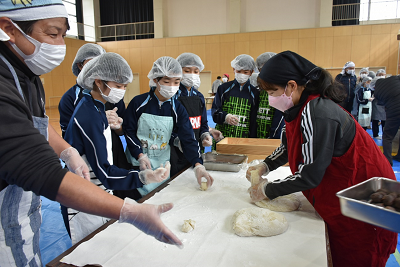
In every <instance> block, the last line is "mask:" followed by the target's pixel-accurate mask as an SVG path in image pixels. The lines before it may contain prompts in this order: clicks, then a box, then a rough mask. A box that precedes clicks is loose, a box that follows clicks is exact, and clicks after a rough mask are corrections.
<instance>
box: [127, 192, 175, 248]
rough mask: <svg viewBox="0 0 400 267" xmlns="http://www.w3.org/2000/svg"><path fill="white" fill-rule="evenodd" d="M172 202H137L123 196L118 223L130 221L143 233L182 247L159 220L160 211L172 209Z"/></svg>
mask: <svg viewBox="0 0 400 267" xmlns="http://www.w3.org/2000/svg"><path fill="white" fill-rule="evenodd" d="M173 206H174V205H173V204H172V203H168V204H162V205H159V206H157V205H151V204H138V203H136V201H134V200H133V199H130V198H125V200H124V205H123V206H122V209H121V212H120V215H119V223H130V224H132V225H133V226H135V227H136V228H138V229H139V230H140V231H142V232H144V233H145V234H148V235H151V236H154V237H155V238H156V239H157V240H158V241H161V242H164V243H167V244H171V245H176V246H178V247H179V248H183V244H182V242H181V241H180V240H179V238H178V237H177V236H175V235H174V233H172V232H171V230H169V229H168V228H167V227H166V226H165V224H164V223H163V222H162V221H161V218H160V215H161V213H164V212H167V211H169V210H170V209H172V207H173Z"/></svg>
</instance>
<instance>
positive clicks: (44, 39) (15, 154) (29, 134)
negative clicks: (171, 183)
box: [0, 0, 182, 267]
mask: <svg viewBox="0 0 400 267" xmlns="http://www.w3.org/2000/svg"><path fill="white" fill-rule="evenodd" d="M67 17H68V14H67V11H66V9H65V7H64V6H63V4H62V1H61V0H32V1H29V2H27V1H25V2H24V3H22V1H12V0H0V41H1V42H0V110H1V111H2V119H1V120H0V218H1V220H0V266H2V267H4V266H28V265H29V266H41V265H42V264H41V260H40V250H39V229H40V224H41V214H40V198H39V195H43V196H45V197H47V198H49V199H51V200H56V201H58V202H60V203H62V204H64V205H66V206H68V207H72V208H74V209H77V210H81V211H84V212H88V213H93V214H96V215H100V216H105V217H109V218H114V219H118V218H119V219H120V222H128V223H131V224H133V225H135V226H136V227H138V228H139V229H140V230H142V231H144V232H145V233H147V234H150V235H152V236H155V237H156V238H157V239H158V240H161V241H163V242H166V243H170V244H176V245H181V244H182V243H181V242H180V240H179V239H178V238H177V237H176V236H175V235H174V234H173V233H172V232H171V231H170V230H169V229H168V228H166V226H165V225H164V224H163V223H162V222H161V220H160V218H159V215H160V213H162V212H165V211H167V210H169V209H171V208H172V204H167V205H161V206H153V205H137V204H136V202H134V201H133V202H131V201H129V200H125V202H124V201H123V200H122V199H119V198H116V197H114V196H112V195H110V194H107V193H106V192H104V191H103V190H101V189H100V188H98V187H97V186H95V185H93V184H91V183H90V182H89V181H86V180H85V179H82V178H81V177H79V176H78V175H80V176H82V177H85V178H89V177H88V175H89V172H88V167H87V166H86V164H85V163H84V161H83V159H82V158H81V157H80V155H79V153H78V152H77V151H76V150H75V149H74V148H72V147H71V146H70V145H69V144H68V143H66V142H65V141H64V140H63V139H62V138H61V136H59V135H58V134H57V133H56V132H55V130H54V129H53V128H52V127H51V126H50V125H48V118H47V116H46V113H45V109H44V99H45V97H44V89H43V85H42V84H41V82H40V79H39V75H42V74H45V73H48V72H50V71H51V70H52V69H54V68H55V67H57V66H58V65H59V64H60V63H61V62H62V61H63V59H64V56H65V51H66V46H65V43H64V36H65V34H66V31H67V29H68V27H69V26H68V20H67ZM59 157H60V158H61V159H62V160H63V161H65V163H66V165H67V167H68V169H69V170H70V171H72V172H74V173H76V174H78V175H76V174H74V173H72V172H68V171H67V170H66V169H63V168H62V167H61V165H60V164H59V159H58V158H59ZM83 190H84V192H83ZM139 220H140V221H139Z"/></svg>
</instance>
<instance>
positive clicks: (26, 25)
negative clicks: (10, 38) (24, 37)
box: [14, 18, 70, 35]
mask: <svg viewBox="0 0 400 267" xmlns="http://www.w3.org/2000/svg"><path fill="white" fill-rule="evenodd" d="M38 21H39V20H27V21H14V22H15V24H17V25H18V26H19V27H20V28H21V30H22V31H23V32H24V33H26V34H28V35H29V34H31V33H32V31H33V26H34V25H35V23H36V22H38ZM65 25H66V26H67V30H69V29H70V26H69V23H68V19H67V18H65Z"/></svg>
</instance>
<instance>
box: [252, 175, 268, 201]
mask: <svg viewBox="0 0 400 267" xmlns="http://www.w3.org/2000/svg"><path fill="white" fill-rule="evenodd" d="M267 184H268V179H261V180H260V182H259V183H258V184H256V185H253V186H251V187H250V188H249V190H247V191H248V192H249V193H250V198H251V202H258V201H261V200H264V199H268V197H267V195H266V194H265V187H266V186H267Z"/></svg>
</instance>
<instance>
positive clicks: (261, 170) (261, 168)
mask: <svg viewBox="0 0 400 267" xmlns="http://www.w3.org/2000/svg"><path fill="white" fill-rule="evenodd" d="M255 170H257V171H258V175H259V176H260V178H261V176H262V175H267V174H268V173H269V168H268V165H267V164H266V163H265V162H264V161H262V162H261V163H259V164H257V165H254V166H251V167H249V168H248V169H247V172H246V178H247V180H249V182H251V172H252V171H255Z"/></svg>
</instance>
